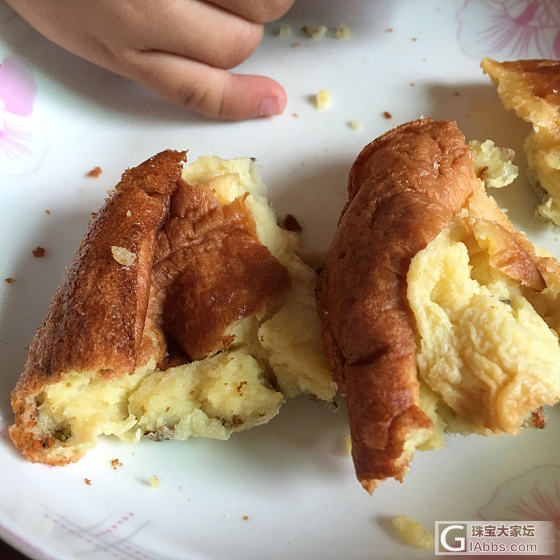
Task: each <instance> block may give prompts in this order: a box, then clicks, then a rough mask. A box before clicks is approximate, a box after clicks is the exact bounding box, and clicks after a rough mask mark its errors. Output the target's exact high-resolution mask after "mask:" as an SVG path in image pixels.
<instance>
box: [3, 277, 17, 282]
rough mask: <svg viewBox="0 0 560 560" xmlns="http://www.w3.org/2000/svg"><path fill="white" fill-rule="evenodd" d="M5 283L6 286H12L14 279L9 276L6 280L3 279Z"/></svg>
mask: <svg viewBox="0 0 560 560" xmlns="http://www.w3.org/2000/svg"><path fill="white" fill-rule="evenodd" d="M5 281H6V282H7V283H8V284H13V283H14V282H15V281H16V279H15V278H12V277H11V276H8V278H5Z"/></svg>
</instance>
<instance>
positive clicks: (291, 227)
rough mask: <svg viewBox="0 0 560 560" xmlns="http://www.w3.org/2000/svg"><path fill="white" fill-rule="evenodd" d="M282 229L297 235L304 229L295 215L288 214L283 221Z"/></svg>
mask: <svg viewBox="0 0 560 560" xmlns="http://www.w3.org/2000/svg"><path fill="white" fill-rule="evenodd" d="M282 227H283V228H284V229H287V230H288V231H294V232H296V233H299V232H300V231H301V230H302V229H303V228H302V227H301V224H300V223H299V222H298V220H297V218H296V217H295V216H294V215H293V214H286V217H285V218H284V219H283V220H282Z"/></svg>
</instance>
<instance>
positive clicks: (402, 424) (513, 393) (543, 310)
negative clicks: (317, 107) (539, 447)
mask: <svg viewBox="0 0 560 560" xmlns="http://www.w3.org/2000/svg"><path fill="white" fill-rule="evenodd" d="M499 153H500V152H499V151H497V152H495V155H496V154H498V155H499ZM506 159H507V158H506ZM481 165H483V164H481V163H480V162H479V164H478V170H479V171H480V169H481ZM504 165H505V163H504ZM486 167H487V168H488V169H489V168H490V167H491V166H486ZM502 167H503V166H502ZM497 168H500V165H497ZM488 169H487V171H488ZM499 173H502V174H503V173H505V174H506V175H507V174H508V172H504V170H503V169H501V168H500V169H499ZM487 175H488V173H487ZM498 175H499V174H498ZM489 178H492V177H489ZM493 179H496V177H493ZM559 290H560V265H559V263H558V262H557V261H556V260H555V259H554V258H552V257H551V256H545V255H540V254H539V252H538V251H537V250H536V249H535V248H534V247H533V245H532V244H531V243H530V242H529V241H528V239H527V238H526V237H525V235H524V234H522V233H519V232H517V231H516V230H515V229H514V227H513V226H512V224H511V223H510V222H509V221H508V219H507V218H506V216H505V215H504V214H503V213H502V212H501V210H500V209H499V208H498V206H497V205H496V203H495V201H494V200H493V199H492V198H491V197H489V196H487V195H486V192H485V190H484V184H483V182H482V180H480V179H479V178H477V176H476V173H475V166H474V162H473V151H472V150H471V149H470V148H468V147H467V145H466V143H465V139H464V137H463V135H462V133H461V132H460V131H459V129H458V128H457V126H456V124H455V123H454V122H451V121H440V122H434V121H431V120H429V119H422V120H418V121H414V122H411V123H407V124H404V125H402V126H399V127H398V128H395V129H393V130H391V131H389V132H387V133H386V134H384V135H383V136H381V137H379V138H377V139H376V140H374V141H373V142H372V143H371V144H369V145H368V146H366V147H365V148H364V149H363V150H362V152H361V153H360V155H359V156H358V158H357V159H356V161H355V163H354V165H353V167H352V169H351V171H350V176H349V182H348V202H347V204H346V206H345V208H344V210H343V212H342V215H341V217H340V220H339V224H338V229H337V231H336V234H335V236H334V239H333V241H332V244H331V246H330V249H329V252H328V256H327V260H326V265H325V268H324V269H323V271H322V273H321V274H320V277H319V282H318V288H317V300H318V307H319V315H320V318H321V323H322V330H323V339H324V345H325V351H326V354H327V359H328V361H329V364H330V368H331V371H332V373H333V376H334V379H335V381H336V382H337V384H338V388H339V391H340V392H341V393H342V394H343V396H344V397H345V400H346V403H347V407H348V414H349V423H350V429H351V439H352V456H353V460H354V465H355V468H356V473H357V477H358V479H359V480H360V482H361V484H362V486H363V487H364V488H365V489H366V490H367V491H368V492H370V493H371V492H372V491H373V490H374V489H375V487H376V486H377V485H378V484H379V482H380V481H382V480H384V479H386V478H389V477H394V478H396V479H397V480H400V481H402V478H403V476H404V475H405V473H406V471H407V469H408V466H409V463H410V460H411V458H412V455H413V452H414V450H415V449H428V448H437V447H441V446H442V445H443V442H444V435H443V434H444V432H445V431H452V432H460V433H462V434H467V433H478V434H483V435H489V434H502V433H507V434H516V433H518V432H519V431H520V429H521V428H522V427H523V426H529V425H532V426H538V427H542V426H543V424H544V415H543V414H544V413H543V409H542V407H543V406H544V405H553V404H555V403H556V402H557V401H558V400H559V399H560V346H559V344H558V333H559V331H560V307H559V305H558V299H559Z"/></svg>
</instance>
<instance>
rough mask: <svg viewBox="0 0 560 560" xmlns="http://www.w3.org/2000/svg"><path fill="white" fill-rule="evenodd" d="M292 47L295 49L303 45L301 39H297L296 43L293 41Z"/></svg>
mask: <svg viewBox="0 0 560 560" xmlns="http://www.w3.org/2000/svg"><path fill="white" fill-rule="evenodd" d="M292 47H293V48H294V49H295V48H297V47H301V43H300V42H299V41H296V42H295V43H292Z"/></svg>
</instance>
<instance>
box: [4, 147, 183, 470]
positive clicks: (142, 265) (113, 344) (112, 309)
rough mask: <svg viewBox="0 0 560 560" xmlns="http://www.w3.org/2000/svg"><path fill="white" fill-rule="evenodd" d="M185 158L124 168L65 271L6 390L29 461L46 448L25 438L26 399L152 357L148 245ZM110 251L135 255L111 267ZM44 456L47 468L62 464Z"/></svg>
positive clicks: (14, 433) (16, 436)
mask: <svg viewBox="0 0 560 560" xmlns="http://www.w3.org/2000/svg"><path fill="white" fill-rule="evenodd" d="M184 159H185V153H184V152H173V151H170V150H167V151H165V152H162V153H160V154H158V155H157V156H154V157H152V158H150V159H149V160H147V161H145V162H144V163H142V164H141V165H139V166H138V167H136V168H134V169H129V170H127V171H126V172H125V173H124V174H123V177H122V180H121V182H120V183H119V184H118V185H117V187H116V189H115V193H114V194H113V195H112V196H111V197H110V198H109V199H108V200H107V202H106V203H105V205H104V206H103V208H102V209H101V210H100V211H99V212H98V213H97V214H96V215H95V216H94V217H93V219H92V221H91V223H90V226H89V229H88V232H87V234H86V235H85V237H84V239H83V240H82V242H81V244H80V247H79V249H78V251H77V253H76V255H75V256H74V260H73V261H72V263H71V265H70V266H69V267H68V268H67V269H66V271H65V273H64V277H63V279H62V282H61V284H60V286H59V288H58V290H57V291H56V293H55V295H54V297H53V298H52V300H51V304H50V306H49V310H48V312H47V316H46V317H45V319H44V321H43V323H42V324H41V326H40V327H39V329H38V331H37V333H36V335H35V337H34V338H33V341H32V343H31V346H30V348H29V355H28V358H27V362H26V364H25V367H24V370H23V373H22V374H21V377H20V379H19V381H18V383H17V385H16V387H15V389H14V391H13V393H12V408H13V410H14V413H15V416H16V417H15V425H14V426H12V428H11V430H10V435H11V437H12V439H13V441H14V443H15V444H16V446H17V447H19V448H20V449H21V450H22V451H23V452H24V453H25V455H26V456H27V457H28V458H29V459H31V460H38V461H41V460H44V455H45V453H48V451H49V447H50V446H49V445H48V443H49V442H48V441H47V442H46V443H44V442H40V443H41V445H38V444H37V440H36V439H35V437H34V436H33V434H32V433H31V432H33V430H32V429H31V428H32V426H30V425H29V422H34V420H33V419H32V417H33V412H32V411H30V406H32V404H33V403H29V402H28V398H29V397H30V396H31V395H34V394H36V393H38V392H39V391H41V389H42V388H43V387H44V386H45V385H46V384H51V383H56V382H58V381H60V380H61V379H62V378H63V377H64V375H65V374H66V373H67V372H68V371H75V372H83V371H100V372H103V375H105V376H108V377H122V376H124V375H126V374H128V373H132V372H133V371H134V369H135V367H137V366H138V365H141V363H139V359H143V360H144V361H147V358H148V357H149V355H151V354H153V353H154V349H153V348H151V341H150V340H149V339H148V340H144V342H143V334H144V317H145V315H146V308H147V305H148V294H149V287H150V273H151V268H152V259H153V250H154V242H155V236H156V232H157V231H158V229H159V228H160V227H161V224H162V223H163V221H164V219H165V217H166V214H167V210H168V206H169V196H170V194H171V192H173V190H174V189H175V188H176V184H177V181H178V180H179V179H180V177H181V171H182V163H183V161H184ZM111 247H124V248H125V249H127V250H128V251H130V252H131V253H133V254H134V255H136V258H135V260H134V262H133V263H132V264H131V265H130V266H123V265H122V264H120V263H118V262H117V261H116V260H115V258H114V257H113V254H112V251H111ZM146 347H147V348H146ZM49 455H50V459H49V461H48V462H49V463H50V464H65V463H67V462H68V458H67V457H66V456H64V455H62V456H60V457H59V456H57V455H56V454H53V453H49ZM77 458H79V457H76V459H77Z"/></svg>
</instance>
